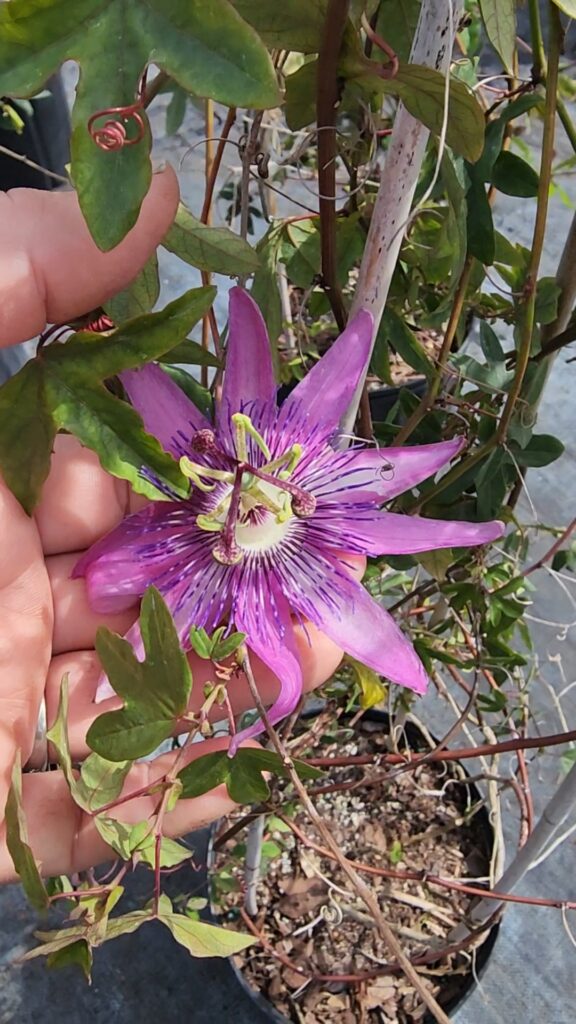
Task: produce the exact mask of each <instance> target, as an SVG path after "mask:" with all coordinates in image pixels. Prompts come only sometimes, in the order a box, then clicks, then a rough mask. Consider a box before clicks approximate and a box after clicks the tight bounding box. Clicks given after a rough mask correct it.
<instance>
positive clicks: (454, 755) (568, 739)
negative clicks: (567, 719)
mask: <svg viewBox="0 0 576 1024" xmlns="http://www.w3.org/2000/svg"><path fill="white" fill-rule="evenodd" d="M575 741H576V729H574V730H571V731H570V732H560V733H555V734H553V735H551V736H533V737H524V738H520V739H517V740H504V741H503V742H502V743H483V744H480V746H478V747H459V748H457V749H454V750H431V751H430V752H429V753H426V754H422V755H421V756H419V757H414V758H410V757H407V756H406V755H405V754H376V755H372V754H357V755H355V756H350V757H311V758H307V759H306V763H307V764H310V765H312V766H313V767H314V768H346V767H348V766H349V765H355V764H358V765H362V764H402V765H405V766H406V767H407V768H417V767H418V765H419V764H421V763H422V762H424V761H427V762H428V761H465V760H467V759H468V758H471V757H490V756H491V755H492V754H505V753H508V752H509V751H511V750H534V749H538V748H540V747H556V746H559V744H561V743H574V742H575Z"/></svg>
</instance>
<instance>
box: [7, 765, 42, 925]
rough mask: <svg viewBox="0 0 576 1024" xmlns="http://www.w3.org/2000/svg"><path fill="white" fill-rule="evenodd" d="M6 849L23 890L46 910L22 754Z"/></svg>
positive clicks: (14, 782) (14, 776)
mask: <svg viewBox="0 0 576 1024" xmlns="http://www.w3.org/2000/svg"><path fill="white" fill-rule="evenodd" d="M4 818H5V822H6V846H7V847H8V852H9V854H10V856H11V858H12V861H13V863H14V867H15V868H16V871H17V872H18V875H19V877H20V881H21V882H22V887H23V889H24V892H25V893H26V896H27V897H28V900H29V901H30V903H31V904H32V906H33V907H34V909H35V910H46V909H47V908H48V906H49V900H48V893H47V892H46V888H45V886H44V882H43V881H42V879H41V877H40V872H39V870H38V864H37V863H36V860H35V859H34V854H33V853H32V850H31V848H30V846H29V844H28V830H27V828H26V818H25V817H24V809H23V807H22V767H21V764H20V754H19V753H18V754H17V755H16V760H15V761H14V767H13V769H12V782H11V785H10V791H9V793H8V798H7V800H6V808H5V811H4Z"/></svg>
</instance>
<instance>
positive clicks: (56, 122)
mask: <svg viewBox="0 0 576 1024" xmlns="http://www.w3.org/2000/svg"><path fill="white" fill-rule="evenodd" d="M45 93H46V94H45V95H42V96H41V97H40V98H39V99H33V100H30V101H29V107H28V106H26V107H25V108H22V107H16V108H15V109H16V111H17V113H18V115H19V116H20V117H21V118H22V120H23V122H24V127H23V129H22V131H21V132H20V133H18V132H16V131H13V130H10V129H4V128H2V127H0V145H2V146H3V147H4V148H5V149H9V150H11V151H12V152H13V153H16V154H19V155H20V156H24V157H26V158H27V159H28V160H31V161H33V162H34V163H35V164H38V165H39V167H43V168H46V169H47V170H48V171H52V172H53V173H54V174H60V175H62V176H63V177H64V176H65V175H66V164H67V163H68V161H69V160H70V117H69V114H68V104H67V102H66V96H65V94H64V88H63V86H62V82H61V79H60V77H59V75H54V77H53V78H51V79H50V80H49V81H48V82H47V83H46V89H45ZM1 98H2V97H0V99H1ZM58 187H59V182H58V181H57V180H56V179H55V178H51V177H50V175H48V174H44V173H43V171H41V170H38V169H37V168H35V167H31V166H30V165H29V164H26V163H25V162H24V161H23V160H18V159H15V158H14V157H11V156H9V155H8V154H6V153H1V152H0V191H1V192H6V191H7V190H8V189H11V188H40V189H48V190H50V189H54V188H58Z"/></svg>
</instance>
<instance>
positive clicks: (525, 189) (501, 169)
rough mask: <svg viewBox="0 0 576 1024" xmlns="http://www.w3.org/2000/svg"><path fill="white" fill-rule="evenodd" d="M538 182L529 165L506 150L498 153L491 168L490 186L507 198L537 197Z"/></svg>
mask: <svg viewBox="0 0 576 1024" xmlns="http://www.w3.org/2000/svg"><path fill="white" fill-rule="evenodd" d="M539 180H540V179H539V177H538V174H537V172H536V171H535V170H534V168H533V167H531V166H530V164H528V163H526V161H525V160H522V158H521V157H519V156H516V154H515V153H509V152H508V151H507V150H504V151H503V152H502V153H500V155H499V156H498V157H497V159H496V162H495V164H494V167H493V168H492V184H493V185H494V187H495V188H497V189H498V190H499V191H500V192H504V194H505V195H507V196H520V197H525V198H531V197H533V196H537V195H538V182H539Z"/></svg>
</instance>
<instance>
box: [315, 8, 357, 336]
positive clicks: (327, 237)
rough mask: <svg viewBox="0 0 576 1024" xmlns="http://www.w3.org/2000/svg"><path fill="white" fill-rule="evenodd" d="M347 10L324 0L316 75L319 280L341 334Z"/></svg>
mask: <svg viewBox="0 0 576 1024" xmlns="http://www.w3.org/2000/svg"><path fill="white" fill-rule="evenodd" d="M349 7H350V0H328V7H327V10H326V20H325V23H324V32H323V34H322V42H321V46H320V52H319V53H318V70H317V74H316V124H317V128H318V135H317V138H318V193H319V199H318V202H319V211H320V253H321V267H322V278H323V284H324V289H325V291H326V296H327V298H328V300H329V302H330V305H331V307H332V312H333V313H334V317H335V319H336V323H337V324H338V327H339V329H340V330H341V331H342V330H344V327H345V326H346V310H345V308H344V300H343V298H342V293H341V291H340V286H339V284H338V275H337V263H336V156H337V149H336V108H337V106H338V100H339V98H340V90H339V85H338V59H339V56H340V47H341V45H342V38H343V36H344V29H345V27H346V21H347V19H348V9H349Z"/></svg>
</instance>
